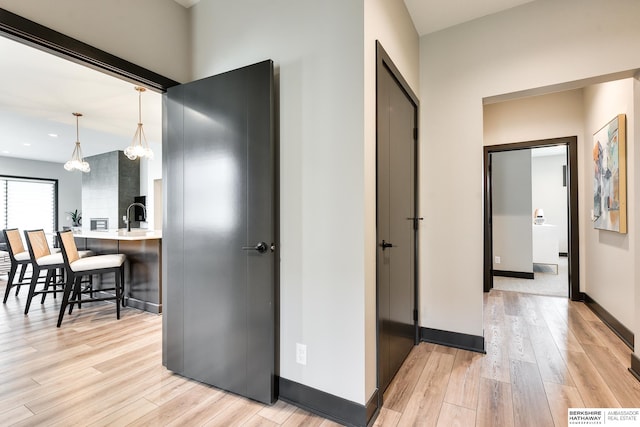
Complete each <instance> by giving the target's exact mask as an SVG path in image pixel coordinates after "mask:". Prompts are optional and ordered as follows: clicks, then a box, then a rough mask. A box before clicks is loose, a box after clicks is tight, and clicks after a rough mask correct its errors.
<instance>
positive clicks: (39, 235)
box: [24, 230, 51, 261]
mask: <svg viewBox="0 0 640 427" xmlns="http://www.w3.org/2000/svg"><path fill="white" fill-rule="evenodd" d="M24 237H25V239H26V240H27V246H28V247H29V253H30V254H31V259H32V260H34V261H35V260H37V259H40V258H42V257H43V256H47V255H51V250H50V249H49V243H48V242H47V236H46V235H45V234H44V230H25V232H24Z"/></svg>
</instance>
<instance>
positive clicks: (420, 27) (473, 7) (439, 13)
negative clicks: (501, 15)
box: [404, 0, 533, 36]
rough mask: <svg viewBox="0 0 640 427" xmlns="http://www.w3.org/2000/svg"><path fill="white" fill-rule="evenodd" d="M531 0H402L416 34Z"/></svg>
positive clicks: (427, 32) (460, 22)
mask: <svg viewBox="0 0 640 427" xmlns="http://www.w3.org/2000/svg"><path fill="white" fill-rule="evenodd" d="M531 1H533V0H404V3H405V5H406V6H407V9H408V10H409V14H410V15H411V19H413V25H414V26H415V27H416V30H417V31H418V34H419V35H421V36H423V35H425V34H429V33H433V32H435V31H440V30H443V29H445V28H448V27H453V26H454V25H458V24H462V23H464V22H468V21H472V20H474V19H477V18H481V17H483V16H487V15H491V14H494V13H498V12H502V11H503V10H507V9H511V8H512V7H516V6H520V5H522V4H525V3H530V2H531Z"/></svg>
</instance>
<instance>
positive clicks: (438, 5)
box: [0, 0, 532, 163]
mask: <svg viewBox="0 0 640 427" xmlns="http://www.w3.org/2000/svg"><path fill="white" fill-rule="evenodd" d="M175 1H176V2H177V3H179V4H180V5H182V6H184V7H187V8H188V7H191V6H193V5H194V4H196V3H198V1H199V0H175ZM385 1H386V0H385ZM530 1H532V0H481V1H480V0H404V2H405V4H406V6H407V9H408V10H409V13H410V14H411V18H412V19H413V22H414V25H415V27H416V29H417V31H418V33H419V34H420V35H424V34H429V33H431V32H434V31H438V30H441V29H444V28H447V27H450V26H453V25H457V24H460V23H463V22H467V21H470V20H473V19H476V18H479V17H482V16H486V15H489V14H492V13H497V12H500V11H502V10H506V9H509V8H512V7H515V6H519V5H521V4H524V3H528V2H530ZM0 57H1V58H3V59H2V67H0V129H2V134H1V136H0V156H5V157H17V158H25V159H34V160H46V161H53V162H58V163H64V162H65V161H67V160H68V159H69V158H70V156H71V152H72V151H73V148H74V142H75V141H76V126H75V118H74V116H73V115H72V114H71V113H73V112H79V113H82V114H83V116H82V117H81V118H80V122H79V136H80V138H79V139H80V142H81V146H82V150H83V154H84V156H85V157H88V156H91V155H95V154H100V153H104V152H108V151H114V150H123V149H124V148H125V147H126V146H127V145H129V144H130V143H131V139H132V138H133V134H134V133H135V130H136V125H137V122H138V92H136V91H135V90H134V89H133V88H134V85H133V84H131V83H128V82H125V81H123V80H120V79H118V78H115V77H111V76H108V75H106V74H104V73H101V72H99V71H95V70H93V69H90V68H88V67H85V66H83V65H79V64H76V63H74V62H71V61H67V60H64V59H61V58H58V57H57V56H54V55H51V54H49V53H46V52H43V51H40V50H38V49H35V48H32V47H29V46H26V45H24V44H21V43H18V42H15V41H13V40H10V39H7V38H4V37H0ZM44 70H46V72H45V71H44ZM161 121H162V96H161V94H159V93H156V92H152V91H146V92H144V93H143V94H142V122H143V123H144V129H145V132H146V136H147V140H148V141H149V144H150V145H151V148H152V149H154V150H155V151H158V150H159V148H160V143H161V137H162V130H161V129H162V123H161ZM52 135H56V136H52Z"/></svg>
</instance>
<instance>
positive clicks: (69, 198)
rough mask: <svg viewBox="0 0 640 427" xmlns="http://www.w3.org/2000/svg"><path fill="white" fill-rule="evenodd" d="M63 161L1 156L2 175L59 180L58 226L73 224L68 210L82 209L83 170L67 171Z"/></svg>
mask: <svg viewBox="0 0 640 427" xmlns="http://www.w3.org/2000/svg"><path fill="white" fill-rule="evenodd" d="M62 166H63V165H62V163H51V162H40V161H37V160H24V159H16V158H13V157H3V156H0V175H13V176H22V177H29V178H46V179H57V180H58V228H59V229H61V230H62V227H63V226H71V219H67V217H68V216H69V215H68V214H67V212H73V211H75V210H76V209H78V211H81V210H82V175H81V172H67V171H66V170H64V168H63V167H62Z"/></svg>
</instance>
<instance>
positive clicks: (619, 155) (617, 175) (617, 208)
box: [593, 114, 627, 233]
mask: <svg viewBox="0 0 640 427" xmlns="http://www.w3.org/2000/svg"><path fill="white" fill-rule="evenodd" d="M625 130H626V116H625V115H624V114H619V115H618V116H617V117H615V118H614V119H613V120H611V121H610V122H609V123H607V124H606V125H605V126H604V127H603V128H602V129H600V130H599V131H598V132H596V133H595V134H594V135H593V165H594V169H593V171H594V175H593V227H594V228H597V229H600V230H609V231H615V232H618V233H626V232H627V168H626V132H625Z"/></svg>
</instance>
